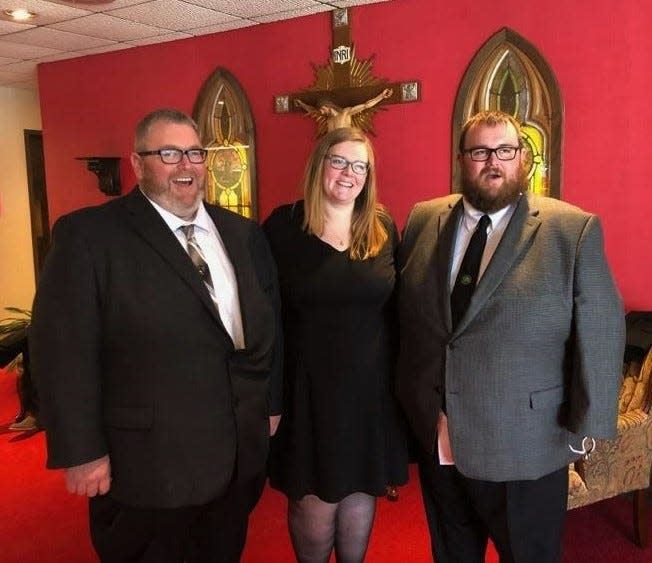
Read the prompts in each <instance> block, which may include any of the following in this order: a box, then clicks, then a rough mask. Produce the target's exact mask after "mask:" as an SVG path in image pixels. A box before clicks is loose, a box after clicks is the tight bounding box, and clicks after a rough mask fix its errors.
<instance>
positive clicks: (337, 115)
mask: <svg viewBox="0 0 652 563" xmlns="http://www.w3.org/2000/svg"><path fill="white" fill-rule="evenodd" d="M332 26H333V39H332V45H331V57H330V60H329V62H328V63H327V64H325V65H323V66H316V65H314V64H313V65H312V67H313V69H314V71H315V81H314V83H313V84H312V85H311V86H309V87H308V88H306V89H305V90H303V91H301V92H297V93H295V94H283V95H280V96H275V97H274V109H275V111H276V113H290V112H305V113H306V114H307V115H309V116H310V117H312V118H313V119H315V121H316V122H317V136H321V135H323V134H324V133H326V132H327V131H331V130H333V129H336V128H338V127H358V128H360V129H362V130H363V131H366V132H370V133H373V125H372V122H371V118H372V116H373V115H374V113H376V112H377V111H378V110H379V109H380V108H381V107H382V106H383V105H385V104H402V103H409V102H417V101H419V100H420V99H421V85H420V83H419V81H417V80H410V81H407V82H392V83H390V82H389V81H388V80H384V79H380V78H376V77H374V76H373V74H372V66H373V59H374V56H373V55H372V56H371V57H370V58H368V59H363V60H359V59H357V58H356V56H355V46H354V45H353V42H352V41H351V22H350V12H349V10H348V9H347V8H342V9H338V10H333V12H332Z"/></svg>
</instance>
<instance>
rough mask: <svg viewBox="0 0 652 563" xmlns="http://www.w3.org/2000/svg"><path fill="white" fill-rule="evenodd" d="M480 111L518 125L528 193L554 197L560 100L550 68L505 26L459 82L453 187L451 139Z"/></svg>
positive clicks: (457, 174)
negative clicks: (510, 119)
mask: <svg viewBox="0 0 652 563" xmlns="http://www.w3.org/2000/svg"><path fill="white" fill-rule="evenodd" d="M482 110H500V111H503V112H505V113H509V114H510V115H513V116H514V117H515V118H516V119H517V120H518V121H519V122H520V123H521V128H522V133H523V137H524V144H525V146H526V147H527V149H528V150H527V151H526V154H527V156H528V181H529V189H530V191H532V192H534V193H537V194H541V195H549V196H552V197H557V198H558V197H560V194H561V186H560V179H561V131H562V128H561V122H562V102H561V94H560V91H559V87H558V85H557V81H556V79H555V77H554V74H553V73H552V70H551V69H550V67H549V66H548V64H547V63H546V61H545V59H544V58H543V57H542V56H541V54H540V53H539V52H538V51H537V49H536V48H535V47H534V46H533V45H531V44H530V43H528V42H527V41H526V40H525V39H523V38H522V37H521V36H519V35H518V34H517V33H515V32H514V31H512V30H510V29H507V28H505V29H503V30H501V31H500V32H498V33H497V34H496V35H494V36H493V37H491V38H490V39H489V40H488V41H487V42H486V43H485V45H484V46H483V47H482V48H481V49H480V50H479V51H478V53H477V54H476V56H475V57H474V58H473V61H472V62H471V64H470V65H469V68H468V70H467V72H466V74H465V76H464V78H463V80H462V83H461V85H460V88H459V91H458V94H457V100H456V103H455V114H454V119H453V145H452V146H453V159H452V163H453V164H452V170H453V186H454V189H455V190H458V189H459V185H460V184H459V178H460V170H459V164H458V162H457V159H456V156H457V140H458V139H459V132H460V129H461V127H462V125H463V123H464V122H465V121H466V120H467V119H468V118H469V117H471V116H472V115H473V114H475V113H477V112H478V111H482Z"/></svg>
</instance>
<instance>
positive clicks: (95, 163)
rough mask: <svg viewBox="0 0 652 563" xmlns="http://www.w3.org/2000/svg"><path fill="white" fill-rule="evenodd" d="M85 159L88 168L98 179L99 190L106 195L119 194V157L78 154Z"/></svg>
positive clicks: (80, 158)
mask: <svg viewBox="0 0 652 563" xmlns="http://www.w3.org/2000/svg"><path fill="white" fill-rule="evenodd" d="M76 159H77V160H85V161H86V163H87V167H88V169H89V170H90V171H91V172H93V173H94V174H96V175H97V177H98V178H99V180H100V185H99V188H100V191H102V192H103V193H105V194H106V195H120V157H116V156H78V157H76Z"/></svg>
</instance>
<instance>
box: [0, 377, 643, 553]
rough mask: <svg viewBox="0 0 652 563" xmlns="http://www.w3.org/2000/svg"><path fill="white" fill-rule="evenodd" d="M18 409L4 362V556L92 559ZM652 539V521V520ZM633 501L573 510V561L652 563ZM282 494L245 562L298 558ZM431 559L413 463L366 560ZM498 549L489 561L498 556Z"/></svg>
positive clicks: (0, 537) (264, 508) (261, 514)
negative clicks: (635, 524)
mask: <svg viewBox="0 0 652 563" xmlns="http://www.w3.org/2000/svg"><path fill="white" fill-rule="evenodd" d="M17 409H18V400H17V398H16V392H15V377H14V376H13V374H8V373H6V372H5V371H3V370H0V499H1V500H0V502H1V503H2V505H1V506H2V509H1V510H2V512H1V514H0V516H1V517H2V518H1V519H0V561H1V562H2V563H64V562H65V563H91V562H94V561H97V559H96V558H95V556H94V553H93V549H92V547H91V544H90V540H89V537H88V530H87V521H86V501H85V500H84V499H82V498H78V497H76V496H72V495H69V494H68V493H67V492H66V491H65V487H64V484H63V476H62V474H61V473H60V472H56V471H46V470H45V469H44V462H45V459H44V458H45V447H44V438H45V437H44V433H43V432H38V433H36V434H32V435H23V434H18V433H15V432H7V430H6V428H7V426H8V425H9V424H10V423H11V422H13V417H14V415H15V414H16V411H17ZM648 525H649V529H650V538H651V540H652V521H651V522H648ZM631 534H632V524H631V501H630V499H628V498H617V499H612V500H609V501H605V502H602V503H598V504H595V505H593V506H589V507H584V508H580V509H577V510H574V511H571V512H569V515H568V525H567V528H566V537H565V542H564V562H565V563H566V562H568V563H571V562H573V563H589V562H590V563H611V562H615V561H618V562H619V563H650V562H652V547H648V548H646V549H645V550H641V549H639V548H637V547H636V546H634V544H632V543H631V539H630V538H631ZM293 560H294V558H293V557H292V549H291V547H290V540H289V536H288V533H287V528H286V523H285V498H284V497H283V495H281V494H279V493H278V492H276V491H274V490H272V489H269V488H267V489H266V490H265V492H264V494H263V498H262V499H261V501H260V503H259V504H258V506H257V507H256V510H255V511H254V513H253V515H252V518H251V525H250V528H249V538H248V541H247V547H246V549H245V553H244V556H243V560H242V561H243V563H286V562H291V561H293ZM430 561H432V559H431V557H430V554H429V540H428V535H427V530H426V523H425V517H424V514H423V509H422V505H421V497H420V494H419V488H418V484H417V480H416V477H415V471H414V468H411V480H410V483H409V484H408V485H407V486H405V487H402V488H401V489H400V500H399V501H398V502H397V503H391V502H388V501H386V500H385V499H382V500H380V501H379V504H378V512H377V515H376V523H375V526H374V531H373V535H372V538H371V544H370V548H369V552H368V556H367V562H368V563H426V562H430ZM496 561H497V557H496V555H495V553H494V552H493V550H491V552H490V553H489V555H488V556H487V562H488V563H496Z"/></svg>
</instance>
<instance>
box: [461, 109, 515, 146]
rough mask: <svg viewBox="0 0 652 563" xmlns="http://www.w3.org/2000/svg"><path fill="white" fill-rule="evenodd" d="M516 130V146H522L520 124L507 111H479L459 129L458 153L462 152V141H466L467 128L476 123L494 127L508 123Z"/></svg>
mask: <svg viewBox="0 0 652 563" xmlns="http://www.w3.org/2000/svg"><path fill="white" fill-rule="evenodd" d="M510 123H511V125H512V126H513V127H514V129H515V130H516V135H517V137H518V146H519V147H521V146H523V137H522V133H521V124H520V123H519V122H518V121H517V120H516V119H515V118H514V117H512V116H511V115H509V114H508V113H505V112H502V111H497V110H491V111H489V110H488V111H481V112H478V113H476V114H475V115H473V116H471V117H470V118H469V119H468V120H467V121H466V123H465V124H464V125H463V126H462V131H460V142H459V151H460V154H461V153H463V152H464V150H465V149H464V142H465V141H466V134H467V133H468V131H469V129H471V128H472V127H475V126H476V125H487V126H488V127H495V126H496V125H507V124H510Z"/></svg>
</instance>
